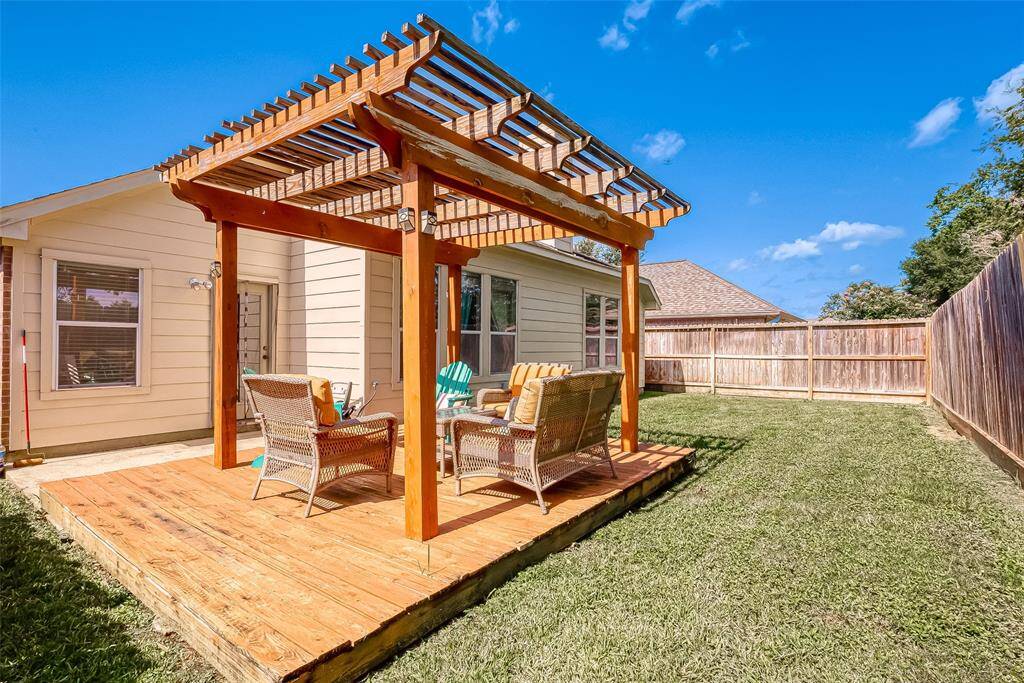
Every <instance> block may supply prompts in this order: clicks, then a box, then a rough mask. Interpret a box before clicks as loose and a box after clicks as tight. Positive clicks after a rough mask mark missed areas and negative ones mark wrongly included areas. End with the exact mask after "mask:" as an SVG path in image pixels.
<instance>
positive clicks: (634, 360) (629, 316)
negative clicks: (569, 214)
mask: <svg viewBox="0 0 1024 683" xmlns="http://www.w3.org/2000/svg"><path fill="white" fill-rule="evenodd" d="M620 325H621V329H622V370H623V372H625V375H626V376H625V378H624V379H623V381H622V450H623V451H625V452H627V453H635V452H636V451H637V450H638V449H639V443H638V442H639V437H638V429H639V425H638V419H639V414H640V252H639V251H638V250H637V249H636V247H630V246H625V245H624V246H623V247H622V318H621V322H620Z"/></svg>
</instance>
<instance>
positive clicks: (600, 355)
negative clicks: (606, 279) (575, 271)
mask: <svg viewBox="0 0 1024 683" xmlns="http://www.w3.org/2000/svg"><path fill="white" fill-rule="evenodd" d="M588 296H596V297H598V299H599V300H600V302H601V303H600V308H601V320H600V322H599V323H598V334H597V335H593V334H587V297H588ZM608 299H614V300H615V301H617V302H618V303H619V327H618V331H617V332H616V334H615V339H616V340H617V341H616V344H617V345H616V353H615V357H616V359H617V361H618V362H616V363H615V364H614V365H609V364H607V363H606V362H605V356H606V353H605V340H606V339H608V338H609V335H608V334H606V333H605V312H606V310H607V309H606V302H607V301H608ZM588 339H598V340H599V341H598V349H597V359H598V363H597V365H596V366H594V367H587V340H588ZM580 367H581V368H583V369H584V370H618V369H620V368H621V367H622V297H620V296H615V295H612V294H605V293H604V292H595V291H593V290H583V356H582V364H581V365H580Z"/></svg>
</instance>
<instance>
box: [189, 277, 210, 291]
mask: <svg viewBox="0 0 1024 683" xmlns="http://www.w3.org/2000/svg"><path fill="white" fill-rule="evenodd" d="M188 286H189V287H191V288H192V291H193V292H200V291H202V290H204V289H213V283H212V282H210V281H209V280H200V279H199V278H197V277H190V278H189V279H188Z"/></svg>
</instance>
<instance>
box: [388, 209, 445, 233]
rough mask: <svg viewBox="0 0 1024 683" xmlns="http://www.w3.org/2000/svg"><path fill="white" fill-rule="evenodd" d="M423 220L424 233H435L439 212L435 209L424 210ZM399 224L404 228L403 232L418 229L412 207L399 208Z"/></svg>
mask: <svg viewBox="0 0 1024 683" xmlns="http://www.w3.org/2000/svg"><path fill="white" fill-rule="evenodd" d="M421 222H422V224H423V234H424V235H433V234H434V231H435V230H437V214H436V213H434V212H433V211H424V212H423V216H421ZM398 226H399V227H400V228H402V231H403V232H412V231H413V230H415V229H416V226H415V225H414V224H413V222H412V209H410V208H408V207H403V208H401V209H399V210H398Z"/></svg>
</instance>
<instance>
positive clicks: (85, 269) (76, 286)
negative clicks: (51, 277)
mask: <svg viewBox="0 0 1024 683" xmlns="http://www.w3.org/2000/svg"><path fill="white" fill-rule="evenodd" d="M57 320H82V321H87V322H114V323H137V322H139V270H138V269H137V268H122V267H119V266H97V265H92V264H89V263H75V262H72V261H58V262H57Z"/></svg>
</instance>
